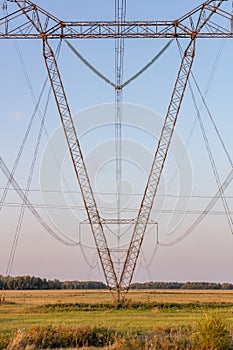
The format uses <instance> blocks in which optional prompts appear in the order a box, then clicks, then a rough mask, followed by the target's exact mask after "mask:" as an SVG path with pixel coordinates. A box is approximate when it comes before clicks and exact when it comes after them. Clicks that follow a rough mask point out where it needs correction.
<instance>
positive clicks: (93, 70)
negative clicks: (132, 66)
mask: <svg viewBox="0 0 233 350" xmlns="http://www.w3.org/2000/svg"><path fill="white" fill-rule="evenodd" d="M64 41H65V43H66V44H67V46H68V47H69V48H70V49H71V51H72V52H73V53H74V54H75V55H76V56H77V57H78V58H79V59H80V61H82V62H83V63H84V64H85V65H86V66H87V67H88V68H89V69H90V70H91V71H92V72H93V73H95V74H96V75H97V76H98V77H99V78H101V79H102V80H104V81H105V82H106V83H107V84H108V85H110V86H112V87H113V88H114V89H122V88H124V87H125V86H127V85H129V84H130V83H131V82H132V81H134V80H135V79H137V78H138V77H139V76H140V75H141V74H143V73H144V72H145V71H146V70H147V69H148V68H149V67H150V66H152V65H153V64H154V63H155V62H156V61H157V60H158V59H159V57H160V56H161V55H162V54H163V53H164V52H165V51H166V50H167V49H168V48H169V46H170V45H171V43H172V41H173V39H172V40H170V41H169V42H168V43H167V44H166V45H165V46H164V47H163V48H162V49H161V50H160V51H159V53H157V54H156V55H155V56H154V57H153V58H152V59H151V60H150V61H149V62H148V63H147V64H146V65H145V66H144V67H143V68H141V69H140V70H139V71H138V72H137V73H136V74H134V75H133V76H132V77H131V78H129V79H128V80H127V81H126V82H124V83H123V84H122V85H120V86H117V85H116V84H115V83H113V82H112V81H111V80H110V79H108V78H107V77H106V76H105V75H103V74H102V73H101V72H100V71H99V70H97V69H96V68H95V67H94V66H93V65H92V64H91V63H90V62H88V61H87V60H86V58H84V57H83V55H81V54H80V52H79V51H78V50H77V49H76V48H75V47H74V46H73V45H72V44H71V43H70V42H69V41H68V40H66V39H64Z"/></svg>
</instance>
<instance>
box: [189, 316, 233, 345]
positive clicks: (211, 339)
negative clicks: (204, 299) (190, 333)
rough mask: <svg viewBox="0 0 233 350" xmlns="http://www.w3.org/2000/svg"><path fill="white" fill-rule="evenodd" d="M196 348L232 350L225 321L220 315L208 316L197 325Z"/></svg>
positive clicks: (195, 334)
mask: <svg viewBox="0 0 233 350" xmlns="http://www.w3.org/2000/svg"><path fill="white" fill-rule="evenodd" d="M193 339H194V345H195V348H198V349H201V350H230V349H233V343H232V339H231V336H230V332H229V330H228V328H227V324H226V322H225V320H223V318H222V317H221V316H220V315H219V314H218V313H214V314H212V315H209V314H206V315H204V318H203V319H202V320H200V321H199V322H198V323H197V330H196V332H195V333H194V337H193Z"/></svg>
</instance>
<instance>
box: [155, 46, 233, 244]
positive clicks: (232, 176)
mask: <svg viewBox="0 0 233 350" xmlns="http://www.w3.org/2000/svg"><path fill="white" fill-rule="evenodd" d="M177 42H178V41H177ZM224 44H225V40H222V42H221V45H220V48H219V50H218V53H217V57H216V59H215V62H214V66H213V69H212V71H211V75H210V78H209V80H208V84H207V88H206V90H205V93H204V95H203V93H202V92H201V90H200V88H199V85H198V84H197V81H196V79H195V77H194V75H193V74H192V72H191V76H192V78H194V82H195V85H196V87H197V90H198V92H199V94H200V96H201V100H202V103H203V104H204V106H205V107H206V109H207V113H208V115H209V117H210V120H211V122H212V124H213V126H214V129H215V131H217V127H216V124H215V122H214V119H213V117H212V115H211V113H210V110H209V108H208V106H207V103H206V100H205V97H206V96H207V93H208V91H209V88H210V85H211V83H212V81H213V78H214V74H215V71H216V69H217V65H218V63H219V58H220V56H221V54H222V51H223V47H224ZM178 47H179V51H180V53H181V50H182V49H181V46H180V43H179V42H178ZM202 106H203V105H202ZM199 113H200V108H199ZM197 120H198V118H196V120H195V124H196V121H197ZM217 135H218V137H219V140H220V142H221V144H222V147H223V149H224V152H225V153H226V156H227V159H228V161H229V163H230V164H231V166H232V160H231V157H230V155H229V152H228V151H227V149H226V146H225V144H224V142H223V139H222V137H221V135H220V133H219V131H218V132H217ZM232 180H233V169H232V170H231V171H230V172H229V174H228V175H227V177H226V178H225V180H224V181H223V182H222V184H220V187H219V188H218V191H217V192H216V193H215V195H214V196H213V197H212V199H211V200H210V202H209V203H208V205H207V206H206V207H205V209H204V210H203V211H202V212H201V214H200V216H199V217H198V218H197V219H196V220H195V221H194V222H193V224H192V225H191V226H190V227H189V228H188V229H187V230H186V231H185V232H184V233H183V234H182V235H181V236H180V237H178V238H177V239H175V240H174V241H172V242H169V243H163V242H160V243H159V244H160V245H161V246H163V247H172V246H174V245H176V244H178V243H179V242H181V241H183V240H184V239H185V238H186V237H188V236H189V235H190V234H191V233H192V232H193V230H194V229H195V228H196V227H197V226H198V225H199V224H200V223H201V222H202V220H203V219H204V218H205V217H206V215H207V214H208V213H210V211H211V209H212V208H213V207H214V205H215V204H216V202H217V201H218V199H219V198H222V194H224V192H225V191H226V189H227V188H228V187H229V185H230V184H231V182H232ZM225 199H226V196H225ZM229 214H230V213H229ZM225 215H226V214H225ZM228 217H229V216H228ZM228 222H229V220H228ZM230 226H232V225H230Z"/></svg>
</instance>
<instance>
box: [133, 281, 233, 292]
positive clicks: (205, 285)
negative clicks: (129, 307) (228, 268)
mask: <svg viewBox="0 0 233 350" xmlns="http://www.w3.org/2000/svg"><path fill="white" fill-rule="evenodd" d="M130 288H131V289H224V290H225V289H233V284H231V283H214V282H184V283H182V282H145V283H133V284H131V287H130Z"/></svg>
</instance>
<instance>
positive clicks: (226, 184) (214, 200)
mask: <svg viewBox="0 0 233 350" xmlns="http://www.w3.org/2000/svg"><path fill="white" fill-rule="evenodd" d="M232 180H233V169H232V170H231V171H230V173H229V174H228V175H227V177H226V178H225V180H224V182H223V183H222V185H221V187H220V188H219V189H218V191H217V192H216V194H215V195H214V197H213V198H212V199H211V201H210V202H209V204H208V205H207V206H206V207H205V209H204V210H203V211H202V212H201V214H200V216H198V218H197V219H196V220H195V221H194V222H193V224H192V225H191V226H189V228H188V229H187V230H186V231H185V232H184V233H183V234H182V235H181V236H179V237H178V238H176V239H175V240H174V241H172V242H168V243H163V242H161V241H160V240H159V245H161V246H162V247H172V246H174V245H176V244H177V243H179V242H181V241H183V240H184V239H185V238H186V237H188V236H189V235H190V234H191V233H192V232H193V230H194V229H195V228H196V227H197V226H198V225H199V224H200V223H201V222H202V220H203V219H204V218H205V217H206V215H207V214H208V213H209V212H210V211H211V209H212V208H213V207H214V205H215V204H216V203H217V201H218V200H219V196H220V195H221V193H222V192H225V191H226V189H227V188H228V187H229V185H230V184H231V183H232Z"/></svg>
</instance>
